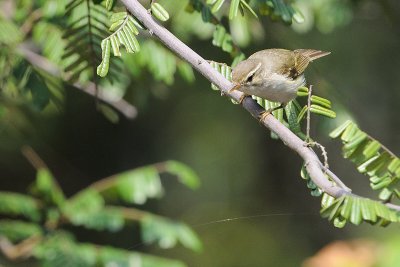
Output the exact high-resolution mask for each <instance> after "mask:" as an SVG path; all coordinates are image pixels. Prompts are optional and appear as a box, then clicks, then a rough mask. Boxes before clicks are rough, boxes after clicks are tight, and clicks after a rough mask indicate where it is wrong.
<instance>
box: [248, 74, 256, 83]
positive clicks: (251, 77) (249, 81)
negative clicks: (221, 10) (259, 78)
mask: <svg viewBox="0 0 400 267" xmlns="http://www.w3.org/2000/svg"><path fill="white" fill-rule="evenodd" d="M254 74H255V73H253V74H251V75H249V77H247V79H246V83H251V82H252V81H253V77H254Z"/></svg>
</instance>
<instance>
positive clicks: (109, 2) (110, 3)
mask: <svg viewBox="0 0 400 267" xmlns="http://www.w3.org/2000/svg"><path fill="white" fill-rule="evenodd" d="M113 6H114V0H106V1H105V7H106V8H107V9H108V10H111V9H112V8H113Z"/></svg>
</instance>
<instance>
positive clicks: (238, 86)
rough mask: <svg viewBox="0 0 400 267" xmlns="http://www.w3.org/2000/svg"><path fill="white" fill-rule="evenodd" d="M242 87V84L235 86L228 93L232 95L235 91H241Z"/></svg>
mask: <svg viewBox="0 0 400 267" xmlns="http://www.w3.org/2000/svg"><path fill="white" fill-rule="evenodd" d="M240 86H242V85H241V84H240V83H237V84H235V86H234V87H232V88H231V89H230V90H229V91H228V93H232V92H233V91H235V90H237V89H239V88H240Z"/></svg>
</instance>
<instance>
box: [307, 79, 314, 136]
mask: <svg viewBox="0 0 400 267" xmlns="http://www.w3.org/2000/svg"><path fill="white" fill-rule="evenodd" d="M312 87H313V86H312V84H310V88H308V98H307V132H306V134H307V140H306V142H309V141H310V127H311V126H310V125H311V110H310V109H311V95H312Z"/></svg>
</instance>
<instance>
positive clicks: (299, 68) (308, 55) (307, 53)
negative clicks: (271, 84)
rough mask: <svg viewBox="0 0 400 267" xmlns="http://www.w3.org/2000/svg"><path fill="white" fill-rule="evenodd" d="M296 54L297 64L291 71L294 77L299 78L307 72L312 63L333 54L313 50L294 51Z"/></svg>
mask: <svg viewBox="0 0 400 267" xmlns="http://www.w3.org/2000/svg"><path fill="white" fill-rule="evenodd" d="M294 53H295V55H294V58H295V64H294V69H292V70H291V73H293V74H294V76H299V75H301V74H302V73H303V72H304V71H305V70H306V68H307V66H308V64H310V62H312V61H314V60H316V59H318V58H321V57H324V56H327V55H329V54H330V53H331V52H325V51H320V50H313V49H297V50H294Z"/></svg>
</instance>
